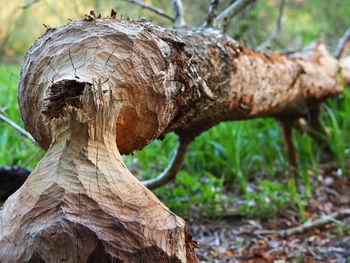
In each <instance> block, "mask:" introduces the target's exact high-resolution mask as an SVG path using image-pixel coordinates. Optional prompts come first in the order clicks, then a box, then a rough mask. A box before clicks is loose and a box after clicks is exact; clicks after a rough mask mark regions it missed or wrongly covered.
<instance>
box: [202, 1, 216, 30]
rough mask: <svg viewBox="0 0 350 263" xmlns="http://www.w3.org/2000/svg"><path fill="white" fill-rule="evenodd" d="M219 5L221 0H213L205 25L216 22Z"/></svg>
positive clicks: (208, 25) (211, 24)
mask: <svg viewBox="0 0 350 263" xmlns="http://www.w3.org/2000/svg"><path fill="white" fill-rule="evenodd" d="M218 6H219V0H211V4H210V6H209V10H208V15H207V18H206V19H205V22H204V24H203V27H210V26H213V25H214V24H215V18H216V16H217V11H218Z"/></svg>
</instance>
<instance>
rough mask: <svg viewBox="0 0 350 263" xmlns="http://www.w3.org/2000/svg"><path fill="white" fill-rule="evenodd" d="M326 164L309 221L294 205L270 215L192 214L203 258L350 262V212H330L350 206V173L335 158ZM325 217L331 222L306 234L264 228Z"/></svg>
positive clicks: (253, 262) (259, 262)
mask: <svg viewBox="0 0 350 263" xmlns="http://www.w3.org/2000/svg"><path fill="white" fill-rule="evenodd" d="M321 170H322V175H320V176H317V178H313V180H314V183H315V182H316V180H317V182H318V185H319V186H318V187H315V188H316V189H315V192H314V193H313V196H312V199H311V198H310V199H309V201H308V204H307V206H306V211H305V213H306V215H307V221H306V222H301V219H300V214H299V212H298V209H296V208H294V207H292V206H291V207H290V208H288V209H286V210H284V211H282V212H280V213H278V214H277V215H273V216H271V218H268V219H265V220H261V219H254V218H250V219H248V218H244V217H243V216H242V215H240V214H239V213H236V214H235V213H232V214H231V215H225V216H217V217H215V218H203V217H198V218H195V219H192V222H191V223H190V225H191V230H192V233H193V235H194V239H195V240H197V241H198V242H199V248H198V249H197V254H198V256H199V259H200V260H201V262H212V263H223V262H242V263H243V262H249V263H265V262H275V263H283V262H307V263H316V262H334V263H347V262H350V215H347V216H344V217H343V218H341V219H334V218H329V217H328V218H327V215H329V214H331V213H333V212H337V211H338V212H339V211H344V209H348V208H349V205H350V178H349V176H347V178H346V177H345V176H344V175H342V174H341V173H340V172H339V169H337V168H336V167H335V166H333V165H331V164H326V165H322V166H321ZM321 217H322V218H327V219H328V221H329V222H328V223H327V224H324V225H323V226H321V227H316V228H314V229H311V230H308V231H303V233H300V234H295V235H291V236H288V237H281V236H279V235H277V234H261V231H262V230H285V229H290V228H293V227H296V226H299V225H301V224H303V223H304V224H305V223H307V222H314V221H315V220H317V219H319V218H321ZM259 232H260V233H259Z"/></svg>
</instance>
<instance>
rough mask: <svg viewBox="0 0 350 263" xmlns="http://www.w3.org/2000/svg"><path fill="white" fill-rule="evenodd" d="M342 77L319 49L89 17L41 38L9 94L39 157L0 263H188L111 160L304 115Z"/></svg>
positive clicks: (10, 207) (175, 223)
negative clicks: (269, 47)
mask: <svg viewBox="0 0 350 263" xmlns="http://www.w3.org/2000/svg"><path fill="white" fill-rule="evenodd" d="M345 68H346V66H345ZM340 71H343V68H342V67H341V66H340V64H339V62H338V61H337V60H336V59H334V58H332V57H331V56H330V55H329V54H328V52H327V51H326V50H325V48H324V46H323V45H319V46H318V47H317V48H315V49H314V50H313V55H312V56H311V57H309V58H296V57H289V56H287V55H285V54H280V53H269V54H267V53H266V54H264V53H259V52H255V51H251V50H249V49H247V48H245V47H244V46H242V45H240V44H239V43H237V42H235V41H234V40H232V39H230V38H229V37H227V36H225V35H223V34H221V33H220V32H219V31H216V30H194V31H190V30H183V29H179V30H172V29H163V28H159V27H155V26H152V25H149V24H147V23H140V22H136V21H132V20H115V19H112V18H110V19H95V18H94V17H91V16H90V17H88V19H85V20H79V21H74V22H72V23H70V24H67V25H64V26H62V27H59V28H49V30H48V32H47V33H46V34H45V35H44V36H43V37H41V38H40V39H39V40H37V41H36V42H35V44H34V45H33V46H32V47H31V48H30V50H29V51H28V53H27V55H26V57H25V60H24V63H23V69H22V75H21V82H20V87H19V103H20V109H21V113H22V116H23V119H24V122H25V125H26V128H27V129H28V130H29V131H30V132H31V134H32V135H33V137H34V138H35V139H36V140H37V141H38V143H39V144H40V145H41V146H42V147H44V148H46V149H48V152H47V154H46V155H45V157H44V159H43V160H42V161H41V162H40V164H39V165H38V167H36V169H35V170H34V171H33V172H32V174H31V175H30V177H29V179H28V180H27V181H26V183H25V184H24V185H23V187H22V188H21V189H20V190H19V191H17V192H16V193H15V194H14V195H13V196H11V197H10V198H9V199H8V200H7V202H6V203H5V205H4V208H3V210H2V211H1V214H0V219H1V233H0V261H1V262H2V263H7V262H42V261H44V262H62V261H68V262H115V261H117V262H197V261H198V260H197V258H196V256H195V253H194V247H195V243H194V242H193V241H191V236H190V234H189V233H188V231H187V229H186V225H185V222H184V221H183V220H182V219H181V218H179V217H177V216H176V215H174V214H173V213H171V212H170V211H169V210H168V209H167V208H166V207H165V206H164V205H162V204H161V202H160V201H159V200H158V199H157V198H156V197H155V196H154V195H153V194H152V193H151V192H150V191H149V190H148V189H147V188H145V187H144V186H143V185H142V184H141V183H140V182H138V181H137V180H136V179H135V178H134V177H133V176H132V175H131V174H130V172H129V171H128V170H127V169H126V167H125V165H124V163H123V161H122V159H121V157H120V154H119V151H120V153H124V154H125V153H131V152H134V151H136V150H139V149H141V148H142V147H144V146H145V145H147V144H148V143H149V142H151V141H152V140H154V139H157V138H161V137H163V136H164V135H165V134H166V133H168V132H170V131H175V132H176V133H177V134H179V136H180V137H182V138H186V140H191V139H193V138H194V137H196V136H197V135H199V134H200V133H201V132H203V131H205V130H206V129H208V128H210V127H212V126H213V125H215V124H217V123H219V122H221V121H229V120H241V119H250V118H256V117H269V116H270V117H277V118H280V117H281V116H284V117H285V116H291V117H295V116H304V115H307V113H308V111H310V110H312V109H314V108H318V107H319V103H320V102H321V101H322V100H324V99H325V98H327V97H329V96H332V95H335V94H339V93H340V92H341V91H342V87H341V85H340V82H339V80H338V74H339V72H340ZM347 80H349V79H347ZM97 81H99V85H97V84H96V82H97ZM117 105H118V109H119V110H116V108H115V107H116V106H117ZM118 149H119V151H118Z"/></svg>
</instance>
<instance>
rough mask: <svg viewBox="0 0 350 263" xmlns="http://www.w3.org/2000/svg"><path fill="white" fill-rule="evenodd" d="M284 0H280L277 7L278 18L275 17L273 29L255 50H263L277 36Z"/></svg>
mask: <svg viewBox="0 0 350 263" xmlns="http://www.w3.org/2000/svg"><path fill="white" fill-rule="evenodd" d="M285 3H286V1H285V0H281V2H280V5H279V8H278V18H277V22H276V27H275V29H274V30H273V31H272V32H271V33H270V35H269V36H268V38H267V39H266V40H265V41H264V42H263V43H261V44H260V45H259V46H258V47H257V48H256V49H257V50H264V49H265V48H266V47H267V46H269V45H270V43H271V41H272V40H273V39H274V38H275V37H276V36H277V34H278V33H279V32H280V31H281V27H282V16H283V9H284V6H285Z"/></svg>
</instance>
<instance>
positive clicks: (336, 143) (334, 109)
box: [0, 66, 350, 217]
mask: <svg viewBox="0 0 350 263" xmlns="http://www.w3.org/2000/svg"><path fill="white" fill-rule="evenodd" d="M18 79H19V68H18V67H17V66H0V108H1V111H2V113H3V114H5V115H7V116H8V117H9V118H10V119H12V120H13V121H15V122H16V123H18V124H19V125H21V126H22V127H23V123H22V120H21V117H20V114H19V110H18V106H17V85H18ZM325 109H326V110H325V111H323V115H322V118H323V122H324V123H325V125H326V126H327V128H328V129H329V131H330V132H331V134H332V135H331V137H330V138H329V141H330V144H331V147H332V149H333V151H334V160H335V161H336V162H337V164H338V166H339V167H340V168H341V169H342V171H343V174H347V172H348V171H347V170H346V160H348V159H349V154H350V134H349V132H348V131H349V128H350V127H349V126H350V116H349V112H350V92H349V91H348V90H346V91H345V93H344V95H342V96H340V97H339V98H332V99H330V100H328V102H327V105H326V106H325ZM0 131H1V133H0V165H20V166H26V167H30V168H33V167H34V166H35V165H36V163H37V162H38V161H39V159H40V158H41V157H42V155H43V153H44V151H42V150H40V149H39V148H38V147H37V146H36V145H35V144H33V143H32V142H30V141H29V140H28V139H26V138H24V137H21V136H20V135H19V134H18V133H17V132H16V131H15V130H14V129H13V128H12V127H10V126H8V125H7V124H5V123H2V122H0ZM295 138H296V140H295V142H296V146H297V149H298V153H299V167H298V173H299V176H300V178H299V181H301V182H302V183H303V185H304V188H303V189H304V190H303V192H300V191H298V189H297V187H296V185H297V183H296V182H295V180H294V179H293V178H290V177H289V176H288V164H287V160H286V155H285V150H284V147H283V141H282V138H281V134H280V127H279V126H278V124H277V122H276V121H275V120H274V119H272V118H267V119H256V120H249V121H237V122H229V123H221V124H219V125H217V126H215V127H213V128H212V129H210V130H208V131H207V132H205V133H203V134H202V135H201V136H199V137H198V138H196V140H195V141H194V142H193V143H192V144H191V146H190V151H189V153H188V155H187V157H186V161H185V163H184V165H183V169H182V170H181V172H179V174H178V176H177V178H176V182H175V183H172V184H170V185H166V186H164V187H162V188H160V189H158V190H156V191H155V193H156V194H157V195H158V196H159V197H160V198H161V199H162V201H164V202H165V203H166V204H167V205H168V206H169V207H170V208H171V209H172V210H173V211H175V212H176V213H179V214H180V215H189V214H192V213H194V212H195V213H197V212H198V213H201V214H213V213H215V212H216V211H218V210H219V209H220V207H221V206H222V205H223V204H227V203H230V202H232V201H233V200H235V199H236V198H237V196H232V195H229V194H227V189H228V190H230V191H232V190H234V189H239V193H240V196H239V198H240V199H242V202H241V206H240V208H239V209H240V210H241V211H243V212H244V213H245V214H247V215H254V216H256V215H258V216H262V217H264V216H269V215H271V213H275V212H277V211H279V210H281V209H283V208H285V207H286V206H287V205H290V204H291V203H292V204H294V205H296V206H297V207H299V210H300V211H301V214H303V209H304V206H305V203H306V201H307V199H308V198H309V197H310V196H311V194H312V189H313V187H314V186H312V185H311V183H310V170H312V171H313V173H314V174H316V176H317V174H318V173H319V169H318V165H319V163H320V160H321V157H320V156H321V151H320V149H319V147H317V145H316V143H315V142H314V141H313V140H312V139H311V138H310V137H309V136H305V135H303V134H301V133H300V132H295ZM176 141H177V138H176V135H174V134H169V135H167V137H166V138H165V139H164V140H163V141H155V142H153V143H151V144H150V145H149V146H147V147H146V148H145V149H144V150H142V151H140V152H137V153H136V154H135V155H133V156H126V157H125V161H126V164H127V166H128V167H129V168H131V170H132V171H133V172H134V173H135V174H138V176H141V177H142V178H144V179H148V178H152V177H154V176H157V174H159V173H160V172H161V170H162V169H164V167H166V166H167V165H168V163H169V161H170V159H171V156H172V155H173V154H174V151H175V145H176ZM257 177H258V179H257ZM252 181H255V182H258V184H259V185H258V188H254V189H252V188H251V187H250V183H251V182H252ZM224 189H226V191H224ZM235 192H237V191H235Z"/></svg>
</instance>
